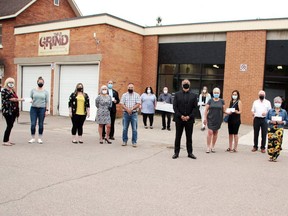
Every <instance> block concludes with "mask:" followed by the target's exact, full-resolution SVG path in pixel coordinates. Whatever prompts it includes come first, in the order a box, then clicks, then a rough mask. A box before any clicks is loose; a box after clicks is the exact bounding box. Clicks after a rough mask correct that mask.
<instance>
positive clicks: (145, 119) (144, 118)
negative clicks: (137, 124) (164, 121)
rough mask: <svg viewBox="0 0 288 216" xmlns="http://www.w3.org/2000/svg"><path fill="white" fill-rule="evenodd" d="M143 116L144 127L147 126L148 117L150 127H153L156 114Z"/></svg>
mask: <svg viewBox="0 0 288 216" xmlns="http://www.w3.org/2000/svg"><path fill="white" fill-rule="evenodd" d="M142 115H143V123H144V126H147V117H148V118H149V123H150V126H153V121H154V113H152V114H145V113H142Z"/></svg>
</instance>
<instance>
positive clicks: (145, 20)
mask: <svg viewBox="0 0 288 216" xmlns="http://www.w3.org/2000/svg"><path fill="white" fill-rule="evenodd" d="M74 1H75V2H76V4H77V5H78V7H79V9H80V11H81V12H82V14H83V16H86V15H95V14H101V13H108V14H110V15H113V16H116V17H118V18H121V19H124V20H127V21H130V22H132V23H135V24H138V25H141V26H155V25H156V23H157V21H156V19H157V17H161V19H162V25H174V24H186V23H189V24H191V23H201V22H217V21H233V20H254V19H270V18H288V10H287V8H288V0H274V1H271V0H241V1H239V0H237V1H236V0H197V1H196V0H176V1H171V0H145V1H144V0H143V1H139V0H74Z"/></svg>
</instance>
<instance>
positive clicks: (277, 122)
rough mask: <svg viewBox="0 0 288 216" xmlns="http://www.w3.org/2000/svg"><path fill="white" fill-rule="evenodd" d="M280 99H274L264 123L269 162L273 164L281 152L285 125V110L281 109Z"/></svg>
mask: <svg viewBox="0 0 288 216" xmlns="http://www.w3.org/2000/svg"><path fill="white" fill-rule="evenodd" d="M281 104H282V99H281V97H275V98H274V108H272V109H270V110H269V111H268V114H267V116H266V121H267V124H268V155H269V156H270V157H269V161H273V162H275V161H276V159H277V158H278V157H279V155H280V151H281V150H282V147H281V145H282V141H283V132H284V130H283V128H284V125H285V124H287V121H288V117H287V112H286V110H284V109H282V108H281Z"/></svg>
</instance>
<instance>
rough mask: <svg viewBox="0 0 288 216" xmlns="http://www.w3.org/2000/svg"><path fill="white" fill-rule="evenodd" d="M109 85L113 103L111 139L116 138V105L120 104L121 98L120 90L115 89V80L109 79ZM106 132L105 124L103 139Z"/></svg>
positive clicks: (111, 108) (111, 109)
mask: <svg viewBox="0 0 288 216" xmlns="http://www.w3.org/2000/svg"><path fill="white" fill-rule="evenodd" d="M107 87H108V93H109V95H110V97H111V98H112V104H111V107H110V118H111V129H110V135H109V139H110V140H115V138H114V133H115V119H116V111H117V109H116V105H117V104H119V102H120V99H119V95H118V92H117V91H116V90H114V89H113V81H112V80H109V81H108V83H107ZM105 134H106V132H105V126H104V127H103V133H102V137H103V139H104V138H105Z"/></svg>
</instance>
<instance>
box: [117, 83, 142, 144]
mask: <svg viewBox="0 0 288 216" xmlns="http://www.w3.org/2000/svg"><path fill="white" fill-rule="evenodd" d="M120 103H121V105H122V109H123V119H122V124H123V133H122V140H123V144H122V146H126V145H127V141H128V128H129V124H130V123H131V126H132V146H133V147H137V138H138V137H137V135H138V133H137V127H138V108H139V107H140V103H141V99H140V95H139V94H138V93H136V92H134V84H133V83H129V84H128V92H126V93H124V94H123V95H122V97H121V101H120Z"/></svg>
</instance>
